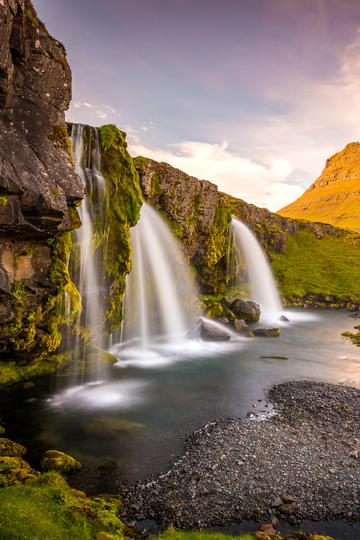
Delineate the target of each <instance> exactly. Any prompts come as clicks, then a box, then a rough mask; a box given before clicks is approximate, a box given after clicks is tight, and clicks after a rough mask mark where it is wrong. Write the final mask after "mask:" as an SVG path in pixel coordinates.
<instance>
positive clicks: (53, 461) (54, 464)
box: [0, 439, 82, 473]
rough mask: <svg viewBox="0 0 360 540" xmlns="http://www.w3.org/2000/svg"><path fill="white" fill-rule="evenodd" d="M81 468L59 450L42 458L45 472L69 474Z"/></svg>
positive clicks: (51, 451) (50, 451) (50, 452)
mask: <svg viewBox="0 0 360 540" xmlns="http://www.w3.org/2000/svg"><path fill="white" fill-rule="evenodd" d="M0 441H1V439H0ZM81 466H82V465H81V463H80V462H79V461H77V460H76V459H74V458H73V457H71V456H68V455H67V454H64V453H63V452H59V451H58V450H47V451H46V452H45V454H44V455H43V457H42V458H41V468H42V469H43V470H44V471H57V472H60V473H67V472H70V471H76V470H77V469H81Z"/></svg>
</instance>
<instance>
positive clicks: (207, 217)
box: [134, 157, 360, 317]
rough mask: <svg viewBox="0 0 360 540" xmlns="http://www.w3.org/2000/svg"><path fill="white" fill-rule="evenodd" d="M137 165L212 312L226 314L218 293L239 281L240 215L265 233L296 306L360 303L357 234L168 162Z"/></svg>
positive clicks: (143, 184)
mask: <svg viewBox="0 0 360 540" xmlns="http://www.w3.org/2000/svg"><path fill="white" fill-rule="evenodd" d="M134 162H135V166H136V168H137V170H138V172H139V175H140V183H141V187H142V190H143V194H144V197H145V199H147V200H148V201H149V202H150V203H151V204H152V205H153V206H155V207H156V208H157V209H158V210H159V211H160V212H161V213H162V215H163V216H164V217H165V219H166V220H167V221H168V223H169V225H170V227H171V228H172V230H173V232H174V234H175V235H176V236H177V237H178V238H179V240H180V241H181V243H182V246H183V249H184V251H185V254H186V255H187V257H188V259H189V262H190V264H191V265H192V266H193V269H194V274H196V278H197V282H198V283H199V285H200V288H201V292H202V293H203V294H205V295H207V296H206V297H205V298H204V308H207V310H208V311H207V314H208V315H209V316H211V317H221V316H226V313H225V312H224V309H225V308H224V306H223V305H221V304H219V301H218V299H217V300H215V297H214V296H213V295H218V294H219V293H220V294H225V293H226V291H227V289H228V287H229V285H231V283H232V279H233V272H234V269H233V268H232V267H231V265H228V264H227V262H228V258H229V255H230V258H231V249H230V245H229V223H230V222H231V215H232V214H233V215H235V216H236V217H238V218H239V219H240V220H241V221H242V222H244V223H245V224H246V225H247V226H248V227H249V228H250V229H251V230H252V231H253V232H254V234H255V235H256V236H257V238H258V240H259V242H260V243H261V245H262V247H263V248H264V251H265V252H266V254H267V256H268V260H269V261H270V263H271V264H272V267H273V271H274V273H275V277H276V279H277V281H278V284H279V286H280V289H281V292H282V293H283V298H284V300H285V301H286V302H287V303H288V304H294V303H295V304H299V305H301V298H303V299H304V303H307V302H308V300H307V299H308V298H321V299H323V298H329V302H327V301H326V302H325V304H323V303H322V304H321V305H328V306H330V305H331V307H334V306H337V307H340V306H342V307H343V306H346V307H348V308H349V309H352V307H351V306H353V305H354V303H355V304H357V303H358V302H359V301H360V285H359V286H356V282H357V280H358V279H359V280H360V270H359V269H358V266H356V265H354V260H356V259H357V258H359V256H360V238H358V237H357V235H355V234H354V233H350V232H348V231H346V230H344V229H340V228H337V227H334V226H332V225H330V224H326V223H315V222H311V221H305V220H296V219H292V218H287V217H283V216H280V215H279V214H273V213H272V212H270V211H269V210H266V209H265V208H259V207H257V206H255V205H252V204H247V203H246V202H245V201H243V200H241V199H236V198H234V197H232V196H230V195H227V194H225V193H221V192H219V191H218V189H217V186H216V185H215V184H212V183H210V182H208V181H205V180H198V179H197V178H194V177H192V176H189V175H187V174H185V173H184V172H182V171H179V170H178V169H175V168H174V167H171V166H170V165H168V164H166V163H157V162H156V161H153V160H150V159H146V158H144V157H137V158H135V160H134ZM341 261H342V262H341ZM235 270H236V271H237V272H238V271H239V268H237V269H235ZM240 270H241V269H240ZM314 274H316V275H317V278H316V281H315V280H314ZM310 302H311V300H310ZM314 302H315V301H314ZM321 302H322V300H321ZM315 303H316V302H315ZM319 305H320V304H319Z"/></svg>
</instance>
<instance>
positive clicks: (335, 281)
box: [271, 230, 360, 301]
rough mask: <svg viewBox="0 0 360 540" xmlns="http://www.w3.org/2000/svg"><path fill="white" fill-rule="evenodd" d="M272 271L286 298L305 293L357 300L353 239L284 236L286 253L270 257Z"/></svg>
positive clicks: (359, 264)
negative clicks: (285, 237)
mask: <svg viewBox="0 0 360 540" xmlns="http://www.w3.org/2000/svg"><path fill="white" fill-rule="evenodd" d="M271 256H272V269H273V271H274V274H275V277H276V279H277V282H278V284H279V286H280V290H281V293H282V294H283V296H285V297H293V296H304V295H306V294H308V293H313V294H322V295H334V296H336V297H337V298H339V299H345V298H349V297H350V298H351V299H352V300H355V301H359V300H360V247H359V245H358V244H356V243H355V241H354V239H353V237H351V236H349V237H336V236H334V235H328V234H325V235H324V237H323V238H321V239H317V238H315V236H314V233H313V232H312V231H306V230H305V231H299V232H298V233H297V234H295V235H294V236H288V237H287V247H286V252H285V254H275V253H274V254H272V255H271Z"/></svg>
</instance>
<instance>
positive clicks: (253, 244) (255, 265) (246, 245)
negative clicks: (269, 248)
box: [230, 216, 282, 322]
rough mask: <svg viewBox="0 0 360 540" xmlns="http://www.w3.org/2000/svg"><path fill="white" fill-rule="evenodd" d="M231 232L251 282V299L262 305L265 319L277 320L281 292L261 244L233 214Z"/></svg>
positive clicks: (238, 254) (262, 314) (237, 252)
mask: <svg viewBox="0 0 360 540" xmlns="http://www.w3.org/2000/svg"><path fill="white" fill-rule="evenodd" d="M230 234H231V237H232V242H233V246H234V249H235V252H236V254H237V256H238V257H241V256H243V257H244V259H245V264H246V273H247V279H248V281H249V284H250V300H254V301H255V302H256V303H258V304H259V305H260V309H261V318H262V319H263V320H264V321H269V322H274V321H276V320H277V319H278V318H279V316H280V314H281V310H282V305H281V301H280V297H279V293H278V290H277V287H276V284H275V281H274V277H273V275H272V272H271V268H270V265H269V263H268V261H267V259H266V256H265V254H264V252H263V249H262V247H261V245H260V244H259V242H258V240H257V239H256V237H255V235H254V234H253V233H252V232H251V231H250V229H249V228H248V227H247V226H246V225H244V223H242V222H241V221H239V220H238V219H237V218H235V217H234V216H233V218H232V221H231V224H230Z"/></svg>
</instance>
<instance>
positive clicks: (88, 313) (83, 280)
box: [70, 124, 106, 349]
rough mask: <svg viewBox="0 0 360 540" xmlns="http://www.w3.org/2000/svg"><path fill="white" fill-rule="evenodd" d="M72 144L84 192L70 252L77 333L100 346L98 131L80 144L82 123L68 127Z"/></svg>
mask: <svg viewBox="0 0 360 540" xmlns="http://www.w3.org/2000/svg"><path fill="white" fill-rule="evenodd" d="M71 138H72V148H73V157H74V162H75V170H76V172H77V174H78V175H79V176H80V178H81V179H82V181H83V183H84V186H85V189H86V196H85V198H84V200H83V202H82V204H81V205H80V207H79V215H80V219H81V222H82V226H81V227H80V228H79V229H76V230H75V232H74V233H73V234H74V236H73V253H72V255H71V258H70V270H71V274H72V278H73V281H74V282H75V284H76V286H77V288H78V290H79V292H80V294H81V296H82V303H83V311H82V315H81V319H80V321H79V328H78V334H80V333H81V332H83V331H86V332H88V333H90V338H91V341H92V343H93V344H95V345H96V346H97V347H98V348H99V349H103V348H104V331H103V317H104V295H105V285H106V284H105V273H104V267H103V266H104V265H103V259H104V257H103V250H102V248H101V246H100V245H99V242H98V241H97V238H98V235H99V231H101V230H102V226H103V224H104V220H105V201H106V182H105V178H104V177H103V176H102V174H101V172H100V159H101V153H100V143H99V134H98V131H97V130H96V129H95V128H93V129H91V130H90V131H89V134H88V140H87V144H86V146H85V144H84V126H83V125H81V124H74V125H73V127H72V134H71Z"/></svg>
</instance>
